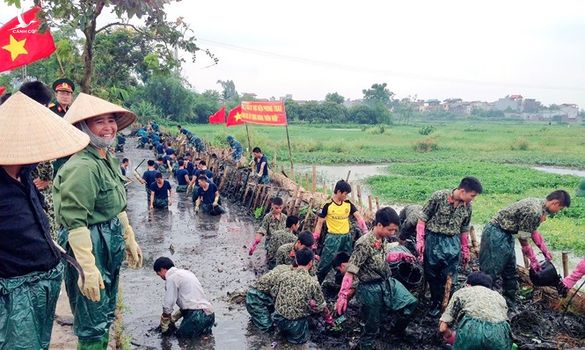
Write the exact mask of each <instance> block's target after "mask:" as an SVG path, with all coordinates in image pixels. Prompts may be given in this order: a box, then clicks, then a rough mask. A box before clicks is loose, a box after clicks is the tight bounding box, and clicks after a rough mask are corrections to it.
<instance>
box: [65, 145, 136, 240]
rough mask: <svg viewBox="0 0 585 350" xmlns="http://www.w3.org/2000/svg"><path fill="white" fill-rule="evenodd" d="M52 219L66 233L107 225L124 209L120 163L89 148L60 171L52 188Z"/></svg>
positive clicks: (78, 154)
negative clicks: (102, 156) (91, 226)
mask: <svg viewBox="0 0 585 350" xmlns="http://www.w3.org/2000/svg"><path fill="white" fill-rule="evenodd" d="M53 196H54V198H53V200H54V203H55V215H56V217H57V222H58V223H59V225H62V226H64V227H65V228H67V229H68V230H72V229H75V228H78V227H88V226H90V225H95V224H99V223H103V222H106V221H109V220H111V219H113V218H114V217H116V216H117V215H118V214H119V213H120V212H122V211H123V210H125V209H126V191H125V190H124V178H123V177H122V173H121V172H120V162H119V161H118V159H117V158H116V157H115V156H114V155H112V154H110V153H109V152H108V154H107V156H106V158H105V159H104V158H101V157H100V155H99V154H98V151H97V149H96V148H94V147H93V146H91V145H89V146H87V147H86V148H85V149H83V150H81V151H79V152H77V153H76V154H75V155H73V156H72V157H71V158H70V159H69V161H67V163H65V165H63V167H62V168H61V169H60V170H59V173H58V174H57V177H56V178H55V181H54V185H53Z"/></svg>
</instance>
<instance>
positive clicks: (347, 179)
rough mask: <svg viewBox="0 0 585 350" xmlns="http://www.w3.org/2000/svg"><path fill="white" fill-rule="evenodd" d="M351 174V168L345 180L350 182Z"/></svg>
mask: <svg viewBox="0 0 585 350" xmlns="http://www.w3.org/2000/svg"><path fill="white" fill-rule="evenodd" d="M350 175H351V170H349V171H348V172H347V176H346V177H345V182H349V176H350Z"/></svg>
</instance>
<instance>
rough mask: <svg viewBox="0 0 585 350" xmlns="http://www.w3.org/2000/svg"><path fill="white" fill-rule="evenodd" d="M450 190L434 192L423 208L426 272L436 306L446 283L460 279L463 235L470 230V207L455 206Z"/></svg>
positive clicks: (460, 204) (440, 299)
mask: <svg viewBox="0 0 585 350" xmlns="http://www.w3.org/2000/svg"><path fill="white" fill-rule="evenodd" d="M451 194H452V191H451V190H441V191H437V192H435V193H433V195H432V196H431V198H430V199H429V200H428V201H427V203H426V204H425V206H424V207H423V212H422V214H423V216H422V217H421V220H423V221H425V222H426V228H425V252H424V270H425V278H426V280H427V282H429V289H430V292H431V300H432V301H433V302H434V303H435V305H437V304H439V303H440V302H441V301H442V300H443V294H444V292H445V282H446V281H447V276H448V275H449V274H451V275H452V276H453V280H456V279H457V265H458V264H459V257H460V255H461V238H460V234H461V233H463V232H468V231H469V225H470V222H471V213H472V210H471V204H465V203H459V205H458V206H455V203H454V200H453V198H452V196H451Z"/></svg>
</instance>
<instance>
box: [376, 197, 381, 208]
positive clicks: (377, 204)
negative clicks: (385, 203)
mask: <svg viewBox="0 0 585 350" xmlns="http://www.w3.org/2000/svg"><path fill="white" fill-rule="evenodd" d="M376 210H380V198H379V197H376Z"/></svg>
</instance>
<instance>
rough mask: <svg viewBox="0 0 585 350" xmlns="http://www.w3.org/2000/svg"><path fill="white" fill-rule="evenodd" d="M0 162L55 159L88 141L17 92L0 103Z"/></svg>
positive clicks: (49, 112) (61, 120) (36, 161)
mask: <svg viewBox="0 0 585 350" xmlns="http://www.w3.org/2000/svg"><path fill="white" fill-rule="evenodd" d="M0 125H1V127H0V143H1V145H2V146H1V147H0V164H2V165H21V164H22V165H24V164H33V163H38V162H42V161H45V160H51V159H57V158H60V157H64V156H67V155H70V154H73V153H75V152H77V151H79V150H82V149H83V148H85V146H87V145H88V144H89V137H88V136H87V135H86V134H84V133H83V132H81V131H80V130H78V129H77V128H75V127H74V126H72V125H71V124H69V123H68V122H66V121H65V120H63V118H61V117H59V116H58V115H57V114H55V113H53V112H52V111H51V110H50V109H48V108H46V107H45V106H43V105H41V104H40V103H38V102H36V101H35V100H33V99H31V98H29V97H28V96H26V95H25V94H23V93H21V92H17V93H15V94H14V95H12V96H11V97H10V98H9V99H8V100H6V101H5V102H4V103H3V104H2V105H1V106H0Z"/></svg>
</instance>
